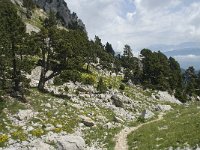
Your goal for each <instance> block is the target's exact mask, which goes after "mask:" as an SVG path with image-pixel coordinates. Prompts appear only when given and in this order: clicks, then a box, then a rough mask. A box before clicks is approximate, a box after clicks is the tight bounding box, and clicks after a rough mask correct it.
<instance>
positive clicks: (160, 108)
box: [155, 104, 172, 111]
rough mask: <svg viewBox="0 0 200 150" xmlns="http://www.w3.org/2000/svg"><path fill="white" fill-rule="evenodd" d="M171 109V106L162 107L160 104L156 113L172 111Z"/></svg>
mask: <svg viewBox="0 0 200 150" xmlns="http://www.w3.org/2000/svg"><path fill="white" fill-rule="evenodd" d="M171 109H172V107H171V106H170V105H160V104H158V105H157V106H156V107H155V110H156V111H170V110H171Z"/></svg>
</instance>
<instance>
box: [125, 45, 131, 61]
mask: <svg viewBox="0 0 200 150" xmlns="http://www.w3.org/2000/svg"><path fill="white" fill-rule="evenodd" d="M123 56H124V57H127V58H128V59H129V58H131V57H133V53H132V49H131V47H130V45H128V44H126V45H125V46H124V54H123Z"/></svg>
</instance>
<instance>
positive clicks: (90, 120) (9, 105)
mask: <svg viewBox="0 0 200 150" xmlns="http://www.w3.org/2000/svg"><path fill="white" fill-rule="evenodd" d="M40 69H41V68H40V67H37V68H35V69H34V70H33V71H32V73H31V74H30V75H29V78H30V79H31V80H32V81H31V86H32V87H34V86H35V85H36V84H37V82H38V79H39V78H38V77H39V72H40V71H39V70H40ZM93 74H94V75H95V76H97V78H98V77H103V78H104V80H105V81H106V82H107V83H109V84H110V83H112V86H113V88H112V89H110V90H108V91H107V92H106V93H102V94H100V93H98V92H97V91H96V85H94V86H92V85H84V84H82V83H78V82H76V83H73V82H67V83H64V84H63V85H60V86H55V85H54V84H53V81H50V82H48V83H47V84H46V86H45V88H46V89H47V90H48V91H49V92H50V93H52V94H54V95H57V97H56V96H52V95H51V94H42V93H40V92H38V91H37V90H35V89H32V90H31V91H30V96H29V97H28V98H27V99H28V103H27V104H23V103H20V102H18V101H15V100H13V99H12V98H9V97H8V99H7V100H6V101H4V102H2V104H3V105H4V107H3V109H2V111H1V113H0V115H1V118H2V121H0V129H1V131H0V133H1V134H0V135H1V136H0V146H1V147H2V149H7V150H8V149H9V150H10V149H19V150H28V149H37V150H49V149H60V150H61V149H62V150H68V149H70V150H83V149H86V150H87V149H88V150H92V149H95V150H96V149H112V148H114V146H115V142H116V141H115V135H116V134H117V133H119V131H120V130H121V129H123V128H125V127H127V126H132V125H134V124H137V122H138V120H140V118H144V119H145V120H148V119H151V118H154V117H156V116H157V114H159V113H160V112H165V111H170V110H172V109H173V106H175V105H177V104H181V103H180V102H179V101H177V100H176V99H174V98H173V97H171V96H170V95H169V94H167V93H163V92H153V91H151V90H142V88H140V87H137V86H134V85H132V84H131V83H130V85H128V86H126V87H125V90H120V89H119V85H120V84H121V79H122V76H121V75H115V74H113V75H112V76H110V73H109V72H108V71H106V70H102V69H97V68H96V69H95V67H94V68H93ZM66 87H67V88H66ZM65 89H67V91H66V90H65ZM61 95H62V97H60V96H61ZM173 99H174V100H173ZM0 149H1V148H0Z"/></svg>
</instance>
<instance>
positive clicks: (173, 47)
mask: <svg viewBox="0 0 200 150" xmlns="http://www.w3.org/2000/svg"><path fill="white" fill-rule="evenodd" d="M148 48H149V49H151V50H154V51H158V50H160V51H165V52H166V51H172V50H180V49H186V48H188V49H191V48H192V49H193V48H200V43H199V42H184V43H181V44H178V45H166V44H156V45H151V46H149V47H148Z"/></svg>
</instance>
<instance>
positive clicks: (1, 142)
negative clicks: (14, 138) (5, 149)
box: [0, 134, 9, 146]
mask: <svg viewBox="0 0 200 150" xmlns="http://www.w3.org/2000/svg"><path fill="white" fill-rule="evenodd" d="M8 139H9V137H8V136H7V135H4V134H3V135H0V146H1V145H2V146H3V145H4V144H5V143H6V142H7V141H8Z"/></svg>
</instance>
